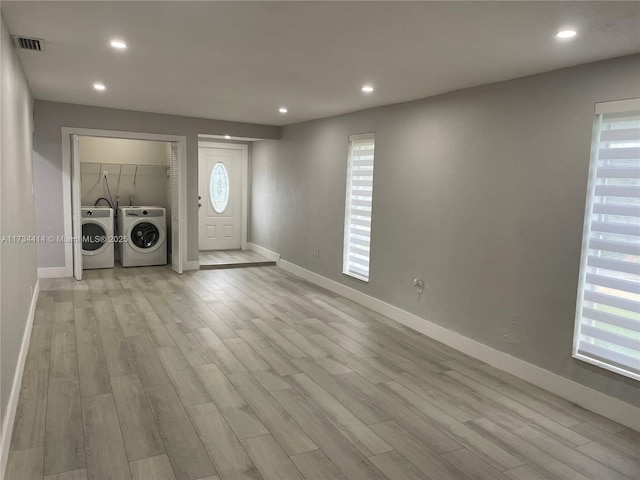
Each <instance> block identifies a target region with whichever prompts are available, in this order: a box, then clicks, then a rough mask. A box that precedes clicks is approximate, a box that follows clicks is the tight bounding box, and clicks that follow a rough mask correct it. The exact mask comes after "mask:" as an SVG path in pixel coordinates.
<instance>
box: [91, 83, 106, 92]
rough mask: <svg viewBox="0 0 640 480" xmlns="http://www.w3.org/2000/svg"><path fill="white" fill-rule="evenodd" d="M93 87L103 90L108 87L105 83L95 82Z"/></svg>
mask: <svg viewBox="0 0 640 480" xmlns="http://www.w3.org/2000/svg"><path fill="white" fill-rule="evenodd" d="M93 88H95V89H96V90H98V91H100V92H102V91H104V90H106V89H107V87H105V86H104V83H94V84H93Z"/></svg>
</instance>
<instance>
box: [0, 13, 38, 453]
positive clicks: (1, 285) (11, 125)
mask: <svg viewBox="0 0 640 480" xmlns="http://www.w3.org/2000/svg"><path fill="white" fill-rule="evenodd" d="M0 23H1V25H0V35H1V36H2V37H1V38H0V48H1V54H0V83H1V84H2V89H1V94H0V105H2V109H1V110H2V113H1V119H2V124H1V125H2V128H1V130H0V137H1V138H2V142H1V143H2V150H1V151H2V161H1V168H0V184H1V185H2V188H1V190H0V197H1V200H0V205H2V214H1V215H0V234H1V235H2V236H3V237H4V236H13V235H34V233H35V216H34V200H33V193H32V184H33V162H32V159H31V153H32V144H31V135H32V131H33V115H32V113H33V100H32V98H31V92H30V91H29V86H28V85H27V81H26V79H25V76H24V73H23V72H22V67H21V66H20V61H19V60H18V55H17V54H16V52H15V50H14V47H13V42H12V41H11V38H10V37H9V32H8V30H7V27H6V25H5V23H4V18H2V19H1V20H0ZM0 263H1V267H0V298H2V302H1V303H2V311H1V315H2V316H1V317H0V337H1V344H0V351H1V353H0V355H1V356H0V363H1V365H2V366H1V370H0V414H1V415H2V417H1V418H2V424H3V425H4V422H5V420H6V413H7V402H8V400H9V395H10V394H11V386H12V384H13V378H14V376H15V373H16V366H17V364H18V355H19V353H20V347H21V344H22V337H23V335H24V332H25V328H26V325H27V319H28V316H29V307H30V305H31V297H32V293H31V292H32V291H33V289H34V288H35V285H36V246H35V244H34V243H16V244H13V243H2V246H1V248H0ZM7 448H8V445H7Z"/></svg>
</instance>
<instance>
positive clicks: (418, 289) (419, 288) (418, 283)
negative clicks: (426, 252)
mask: <svg viewBox="0 0 640 480" xmlns="http://www.w3.org/2000/svg"><path fill="white" fill-rule="evenodd" d="M413 286H414V287H416V292H418V293H422V292H424V280H420V279H419V278H414V279H413Z"/></svg>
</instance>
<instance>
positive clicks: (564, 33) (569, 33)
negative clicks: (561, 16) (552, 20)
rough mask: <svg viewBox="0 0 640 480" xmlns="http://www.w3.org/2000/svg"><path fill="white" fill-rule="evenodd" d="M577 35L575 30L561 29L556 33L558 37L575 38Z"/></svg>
mask: <svg viewBox="0 0 640 480" xmlns="http://www.w3.org/2000/svg"><path fill="white" fill-rule="evenodd" d="M576 35H577V32H576V31H575V30H560V31H559V32H558V33H556V37H558V38H573V37H575V36H576Z"/></svg>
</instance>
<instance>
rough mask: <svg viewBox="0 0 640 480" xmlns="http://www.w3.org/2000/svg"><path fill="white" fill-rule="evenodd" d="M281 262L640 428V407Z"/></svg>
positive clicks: (463, 349) (485, 359) (400, 320)
mask: <svg viewBox="0 0 640 480" xmlns="http://www.w3.org/2000/svg"><path fill="white" fill-rule="evenodd" d="M259 248H262V247H259ZM258 253H260V252H258ZM278 265H279V266H280V267H281V268H283V269H284V270H286V271H287V272H289V273H292V274H294V275H296V276H298V277H300V278H303V279H305V280H307V281H309V282H311V283H315V284H316V285H318V286H320V287H323V288H326V289H327V290H330V291H332V292H334V293H337V294H338V295H342V296H343V297H345V298H348V299H349V300H353V301H354V302H356V303H359V304H360V305H363V306H365V307H367V308H370V309H371V310H373V311H375V312H377V313H380V314H382V315H385V316H387V317H389V318H391V319H392V320H395V321H396V322H398V323H401V324H402V325H405V326H407V327H409V328H411V329H413V330H415V331H417V332H420V333H422V334H423V335H426V336H427V337H430V338H433V339H434V340H437V341H439V342H442V343H444V344H445V345H448V346H449V347H451V348H455V349H456V350H459V351H460V352H462V353H466V354H467V355H470V356H472V357H474V358H477V359H478V360H480V361H482V362H485V363H488V364H489V365H491V366H493V367H495V368H498V369H499V370H502V371H505V372H507V373H510V374H512V375H515V376H516V377H518V378H521V379H523V380H525V381H527V382H529V383H532V384H534V385H536V386H538V387H540V388H543V389H545V390H547V391H549V392H551V393H554V394H556V395H558V396H560V397H562V398H564V399H566V400H569V401H570V402H573V403H575V404H577V405H580V406H581V407H584V408H586V409H587V410H590V411H592V412H594V413H597V414H598V415H602V416H603V417H607V418H609V419H611V420H613V421H615V422H618V423H620V424H622V425H625V426H626V427H629V428H631V429H633V430H636V431H640V408H638V407H635V406H633V405H630V404H629V403H626V402H623V401H622V400H619V399H617V398H614V397H611V396H609V395H606V394H604V393H602V392H599V391H598V390H594V389H593V388H590V387H587V386H585V385H582V384H580V383H578V382H574V381H573V380H569V379H568V378H565V377H562V376H560V375H558V374H556V373H553V372H550V371H548V370H545V369H543V368H541V367H538V366H536V365H533V364H531V363H529V362H526V361H524V360H521V359H519V358H516V357H514V356H512V355H509V354H507V353H504V352H501V351H500V350H496V349H495V348H492V347H489V346H487V345H485V344H483V343H480V342H477V341H475V340H472V339H471V338H468V337H465V336H464V335H461V334H459V333H456V332H453V331H451V330H448V329H446V328H444V327H441V326H440V325H436V324H435V323H433V322H430V321H429V320H426V319H424V318H421V317H418V316H417V315H414V314H412V313H409V312H407V311H406V310H402V309H401V308H398V307H395V306H393V305H391V304H389V303H386V302H383V301H382V300H378V299H377V298H374V297H372V296H370V295H367V294H365V293H362V292H360V291H358V290H355V289H353V288H351V287H347V286H346V285H343V284H341V283H339V282H336V281H335V280H331V279H329V278H326V277H323V276H322V275H319V274H317V273H314V272H311V271H310V270H307V269H305V268H302V267H300V266H298V265H295V264H293V263H291V262H287V261H286V260H279V262H278Z"/></svg>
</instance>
